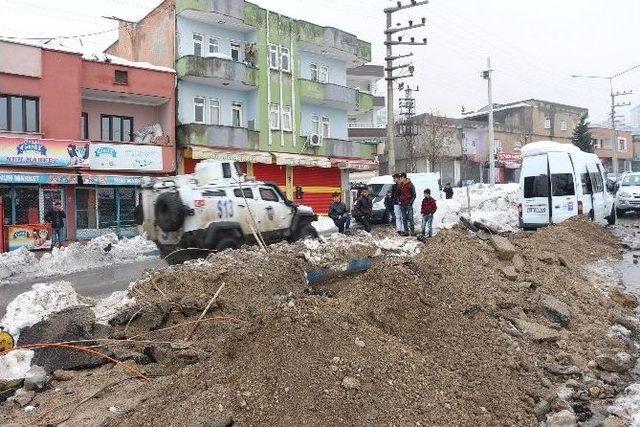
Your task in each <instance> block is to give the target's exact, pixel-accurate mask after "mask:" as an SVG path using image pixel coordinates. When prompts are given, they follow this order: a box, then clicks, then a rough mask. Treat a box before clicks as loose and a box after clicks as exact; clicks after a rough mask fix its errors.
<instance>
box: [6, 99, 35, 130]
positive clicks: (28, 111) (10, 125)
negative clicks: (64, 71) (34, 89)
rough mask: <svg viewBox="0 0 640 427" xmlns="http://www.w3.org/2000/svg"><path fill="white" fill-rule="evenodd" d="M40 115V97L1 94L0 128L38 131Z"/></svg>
mask: <svg viewBox="0 0 640 427" xmlns="http://www.w3.org/2000/svg"><path fill="white" fill-rule="evenodd" d="M39 115H40V106H39V101H38V98H30V97H25V96H10V95H0V130H8V131H12V132H38V131H39V130H40V117H39Z"/></svg>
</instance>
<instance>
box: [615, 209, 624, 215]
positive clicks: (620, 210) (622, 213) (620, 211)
mask: <svg viewBox="0 0 640 427" xmlns="http://www.w3.org/2000/svg"><path fill="white" fill-rule="evenodd" d="M616 215H618V216H624V211H623V210H622V209H620V208H616Z"/></svg>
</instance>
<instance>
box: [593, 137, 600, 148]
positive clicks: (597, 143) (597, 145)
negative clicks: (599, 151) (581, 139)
mask: <svg viewBox="0 0 640 427" xmlns="http://www.w3.org/2000/svg"><path fill="white" fill-rule="evenodd" d="M591 142H592V144H593V148H602V144H601V142H600V140H599V139H598V138H591Z"/></svg>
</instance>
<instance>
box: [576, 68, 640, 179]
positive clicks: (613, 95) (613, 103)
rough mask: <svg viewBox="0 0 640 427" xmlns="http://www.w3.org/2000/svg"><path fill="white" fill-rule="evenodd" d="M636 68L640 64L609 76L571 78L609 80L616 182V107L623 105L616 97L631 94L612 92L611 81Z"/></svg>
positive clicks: (578, 75) (578, 76) (577, 75)
mask: <svg viewBox="0 0 640 427" xmlns="http://www.w3.org/2000/svg"><path fill="white" fill-rule="evenodd" d="M636 68H640V64H638V65H634V66H633V67H631V68H628V69H626V70H624V71H621V72H619V73H616V74H613V75H611V76H593V75H580V74H572V75H571V77H573V78H581V79H598V80H609V88H610V90H611V132H612V134H613V174H614V175H615V178H616V180H617V179H618V148H619V147H618V132H617V130H616V107H621V106H624V105H629V104H628V103H625V104H616V97H618V96H623V95H630V94H631V92H616V93H614V92H613V79H615V78H616V77H620V76H621V75H623V74H626V73H628V72H629V71H632V70H635V69H636Z"/></svg>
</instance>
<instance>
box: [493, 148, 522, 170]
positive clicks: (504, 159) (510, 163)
mask: <svg viewBox="0 0 640 427" xmlns="http://www.w3.org/2000/svg"><path fill="white" fill-rule="evenodd" d="M497 158H498V162H499V163H500V164H501V165H503V166H504V167H506V168H508V169H519V168H520V167H521V166H522V154H520V153H517V152H516V153H506V152H500V153H498V155H497Z"/></svg>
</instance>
